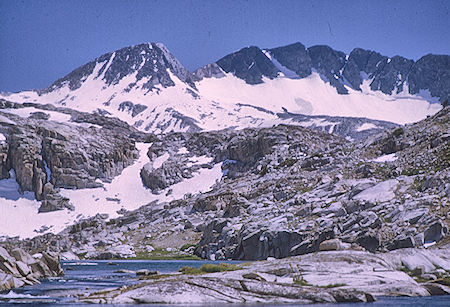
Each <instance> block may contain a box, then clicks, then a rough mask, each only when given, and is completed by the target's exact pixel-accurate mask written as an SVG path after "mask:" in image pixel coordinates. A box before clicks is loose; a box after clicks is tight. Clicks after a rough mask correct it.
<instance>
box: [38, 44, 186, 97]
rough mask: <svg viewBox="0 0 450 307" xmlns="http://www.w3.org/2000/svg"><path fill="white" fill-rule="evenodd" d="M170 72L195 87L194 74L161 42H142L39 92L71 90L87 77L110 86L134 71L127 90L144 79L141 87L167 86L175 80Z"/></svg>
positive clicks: (112, 54) (82, 68)
mask: <svg viewBox="0 0 450 307" xmlns="http://www.w3.org/2000/svg"><path fill="white" fill-rule="evenodd" d="M169 71H170V72H171V73H172V74H173V75H175V76H176V77H178V78H179V79H180V80H181V81H183V82H185V83H187V84H189V85H190V86H191V87H195V85H194V83H193V81H194V80H195V76H194V75H192V74H191V73H190V72H189V71H188V70H187V69H186V68H184V67H183V65H182V64H181V63H180V62H179V61H178V60H177V59H176V58H175V57H174V56H173V55H172V54H171V53H170V52H169V50H168V49H167V48H166V47H165V46H164V45H163V44H162V43H143V44H139V45H134V46H130V47H125V48H122V49H119V50H117V51H114V52H109V53H106V54H104V55H102V56H100V57H98V58H96V59H95V60H93V61H91V62H89V63H87V64H85V65H83V66H81V67H79V68H77V69H75V70H74V71H72V72H71V73H69V74H68V75H66V76H65V77H63V78H61V79H59V80H57V81H56V82H54V83H53V84H52V85H51V86H50V87H48V88H47V89H45V90H43V91H41V92H43V93H48V92H51V91H53V90H56V89H59V88H62V87H64V86H66V85H67V86H68V87H69V89H70V90H72V91H73V90H76V89H78V88H80V87H81V86H82V84H83V83H84V82H85V81H86V80H87V79H88V77H90V76H92V77H93V79H94V80H98V79H100V80H103V81H104V82H105V86H111V85H116V84H118V83H119V82H121V81H122V80H123V79H124V78H125V77H128V76H131V75H133V74H135V78H130V80H131V82H130V83H129V84H128V89H131V88H133V87H134V86H136V83H137V82H139V81H141V80H143V79H144V82H143V83H144V84H143V85H142V88H143V89H152V88H153V87H154V86H155V85H161V86H162V87H170V86H174V85H175V83H174V81H173V80H172V78H171V77H170V74H169Z"/></svg>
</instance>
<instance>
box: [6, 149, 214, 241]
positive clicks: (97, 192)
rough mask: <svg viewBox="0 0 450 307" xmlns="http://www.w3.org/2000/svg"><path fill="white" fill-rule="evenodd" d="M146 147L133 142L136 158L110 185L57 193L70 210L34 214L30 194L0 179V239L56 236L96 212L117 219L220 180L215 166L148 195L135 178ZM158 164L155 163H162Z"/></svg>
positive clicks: (34, 204)
mask: <svg viewBox="0 0 450 307" xmlns="http://www.w3.org/2000/svg"><path fill="white" fill-rule="evenodd" d="M149 146H150V145H149V144H145V143H137V144H136V147H137V149H138V150H139V153H140V156H139V158H138V159H137V160H136V161H135V163H134V164H133V165H131V166H129V167H127V168H125V169H124V170H123V171H122V173H121V175H119V176H117V177H116V178H114V180H113V181H112V182H111V183H103V184H104V187H102V188H94V189H81V190H70V189H61V192H60V194H61V195H63V196H65V197H68V198H70V201H71V203H72V204H73V205H74V206H75V210H74V211H70V210H67V209H66V210H60V211H54V212H47V213H39V214H38V209H39V207H40V205H41V204H40V202H38V201H37V200H36V199H35V198H34V194H33V192H25V193H24V194H23V195H22V194H20V193H19V185H18V184H17V182H16V180H15V175H14V172H13V171H12V172H11V178H9V179H4V180H0V237H1V236H9V237H14V236H20V237H21V238H31V237H34V236H36V235H38V234H39V233H47V232H53V233H58V232H60V231H61V230H63V229H64V228H66V227H67V226H69V225H72V224H73V223H74V222H75V221H77V220H80V219H83V218H88V217H91V216H94V215H96V214H97V213H100V214H103V213H104V214H108V215H109V217H110V218H115V217H118V216H119V214H118V213H117V211H119V210H121V209H126V210H134V209H137V208H139V207H141V206H143V205H146V204H148V203H150V202H152V201H154V200H157V201H159V202H164V201H171V200H174V199H179V198H182V197H183V196H184V195H185V194H187V193H191V194H195V193H199V192H206V191H208V190H210V188H211V187H212V186H213V185H214V184H215V183H216V181H217V180H220V179H221V177H222V169H221V163H217V164H216V165H214V167H213V168H211V169H206V168H205V169H200V171H199V172H197V173H196V174H194V177H192V178H190V179H186V180H184V181H182V182H179V183H177V184H174V185H172V186H170V187H168V188H167V189H166V190H163V191H162V192H161V193H160V194H159V195H155V194H152V193H151V191H150V189H148V188H146V187H145V186H144V185H143V184H142V181H141V177H140V175H139V173H140V170H141V168H142V167H143V165H144V164H145V163H147V162H148V157H147V155H146V153H147V150H148V147H149ZM161 161H162V160H159V162H158V163H161V164H162V163H163V162H161ZM198 161H200V162H203V161H205V159H203V158H202V157H199V158H198ZM197 163H198V162H197ZM169 190H172V191H171V193H168V192H169ZM39 231H40V232H39Z"/></svg>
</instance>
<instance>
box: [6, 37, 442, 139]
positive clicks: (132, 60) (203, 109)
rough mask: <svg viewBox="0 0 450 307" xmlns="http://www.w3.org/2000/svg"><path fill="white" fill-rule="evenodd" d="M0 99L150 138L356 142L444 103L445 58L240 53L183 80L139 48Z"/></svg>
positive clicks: (171, 60)
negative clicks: (258, 132) (277, 129)
mask: <svg viewBox="0 0 450 307" xmlns="http://www.w3.org/2000/svg"><path fill="white" fill-rule="evenodd" d="M0 97H3V98H5V99H7V100H9V101H14V102H34V103H40V104H47V103H50V104H54V105H59V106H66V107H69V108H72V109H75V110H78V111H83V112H94V113H98V114H101V115H106V116H113V117H118V118H120V119H122V120H124V121H126V122H127V123H128V124H130V125H132V126H134V127H136V128H137V129H139V130H141V131H145V132H152V133H168V132H186V131H191V132H193V131H201V130H206V131H208V130H217V129H224V128H245V127H270V126H272V125H274V124H280V123H286V124H294V125H300V126H304V127H313V128H319V129H322V130H324V131H326V132H330V133H331V132H336V131H341V132H338V133H339V134H341V135H342V136H345V137H348V138H351V139H361V138H363V137H364V136H366V135H367V133H368V132H370V133H373V132H377V131H378V132H379V131H381V130H383V129H385V128H390V127H392V124H389V123H386V122H391V123H395V124H405V123H412V122H416V121H419V120H421V119H424V118H425V117H426V116H428V115H432V114H435V113H436V112H437V111H439V110H440V109H441V105H440V103H444V101H447V100H448V98H449V97H450V56H448V55H431V54H429V55H426V56H424V57H422V58H420V59H419V60H418V61H416V62H415V61H413V60H409V59H406V58H404V57H401V56H394V57H392V58H390V57H387V56H383V55H381V54H379V53H377V52H374V51H369V50H364V49H360V48H356V49H354V50H353V51H352V52H350V54H345V53H343V52H340V51H336V50H333V49H332V48H330V47H328V46H312V47H309V48H306V47H305V46H304V45H302V44H301V43H294V44H291V45H288V46H283V47H278V48H272V49H260V48H259V47H255V46H250V47H245V48H242V49H241V50H239V51H236V52H234V53H231V54H228V55H226V56H224V57H223V58H221V59H219V60H218V61H216V62H214V63H210V64H208V65H206V66H204V67H201V68H199V69H198V70H196V71H194V72H190V71H188V70H187V69H186V68H185V67H184V66H183V65H182V64H181V63H180V62H179V61H178V60H177V59H176V57H175V56H174V55H172V54H171V53H170V52H169V51H168V49H167V48H166V47H165V46H164V45H163V44H161V43H144V44H139V45H135V46H131V47H126V48H122V49H119V50H117V51H114V52H110V53H107V54H104V55H102V56H100V57H98V58H96V59H94V60H92V61H91V62H89V63H87V64H85V65H83V66H81V67H79V68H77V69H75V70H74V71H72V72H71V73H69V74H68V75H66V76H65V77H63V78H61V79H58V80H56V81H55V82H54V83H53V84H52V85H50V86H49V87H47V88H45V89H42V90H33V91H23V92H19V93H13V94H2V95H1V96H0ZM348 118H358V119H354V120H349V119H348ZM342 131H344V132H342Z"/></svg>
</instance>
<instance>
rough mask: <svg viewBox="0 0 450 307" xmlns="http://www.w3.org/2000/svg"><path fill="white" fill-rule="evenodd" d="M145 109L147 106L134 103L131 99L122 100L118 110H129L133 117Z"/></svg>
mask: <svg viewBox="0 0 450 307" xmlns="http://www.w3.org/2000/svg"><path fill="white" fill-rule="evenodd" d="M146 109H147V106H144V105H142V104H134V103H132V102H131V101H124V102H122V103H121V104H119V111H127V112H131V116H132V117H135V116H136V115H138V114H139V113H141V112H143V111H145V110H146Z"/></svg>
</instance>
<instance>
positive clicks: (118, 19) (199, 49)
mask: <svg viewBox="0 0 450 307" xmlns="http://www.w3.org/2000/svg"><path fill="white" fill-rule="evenodd" d="M449 11H450V1H446V0H443V1H438V0H436V1H431V0H430V1H426V0H420V1H415V0H409V1H406V0H395V1H382V0H378V1H337V0H334V1H317V0H316V1H278V0H272V1H263V0H260V1H252V0H248V1H231V0H228V1H223V0H222V1H212V0H208V1H206V0H204V1H195V0H178V1H170V0H147V1H127V0H121V1H119V0H108V1H100V0H90V1H76V0H71V1H66V0H52V1H40V0H34V1H26V0H0V48H1V49H0V50H1V52H0V69H1V73H0V91H5V92H6V91H20V90H25V89H38V88H45V87H47V86H48V85H50V84H51V83H53V81H55V80H56V79H58V78H60V77H63V76H64V75H66V74H67V73H69V72H70V71H72V70H73V69H75V68H77V67H78V66H80V65H83V64H85V63H87V62H89V61H90V60H92V59H94V58H96V57H98V56H100V55H101V54H104V53H106V52H109V51H113V50H116V49H119V48H121V47H125V46H129V45H134V44H139V43H143V42H162V43H164V44H165V45H166V46H167V47H168V48H169V50H170V51H171V52H172V53H173V54H174V55H175V56H176V57H177V58H178V59H179V60H180V61H181V63H183V64H184V65H185V66H186V67H187V68H188V69H190V70H194V69H196V68H198V67H200V66H203V65H205V64H207V63H210V62H214V61H216V60H218V59H219V58H221V57H222V56H224V55H226V54H228V53H230V52H233V51H235V50H238V49H240V48H242V47H245V46H248V45H256V46H259V47H278V46H282V45H287V44H290V43H293V42H297V41H299V42H301V43H303V44H304V45H306V46H307V47H308V46H312V45H317V44H326V45H329V46H331V47H333V48H334V49H337V50H340V51H344V52H346V53H349V52H350V51H351V50H352V49H353V48H354V47H361V48H365V49H371V50H376V51H378V52H380V53H382V54H384V55H388V56H393V55H396V54H399V55H402V56H405V57H407V58H411V59H414V60H417V59H418V58H420V57H421V56H423V55H425V54H427V53H434V54H450V16H449Z"/></svg>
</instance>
